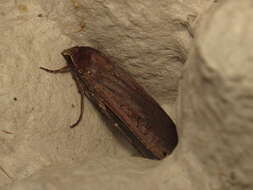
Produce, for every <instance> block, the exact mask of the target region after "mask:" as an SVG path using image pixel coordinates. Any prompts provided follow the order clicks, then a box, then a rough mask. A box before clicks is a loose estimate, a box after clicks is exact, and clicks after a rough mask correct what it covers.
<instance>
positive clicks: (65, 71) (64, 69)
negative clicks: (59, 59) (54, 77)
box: [40, 65, 71, 73]
mask: <svg viewBox="0 0 253 190" xmlns="http://www.w3.org/2000/svg"><path fill="white" fill-rule="evenodd" d="M40 69H42V70H43V71H46V72H49V73H68V72H70V71H71V68H70V67H69V66H68V65H67V66H65V67H62V68H60V69H56V70H50V69H47V68H45V67H40Z"/></svg>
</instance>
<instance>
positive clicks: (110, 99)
mask: <svg viewBox="0 0 253 190" xmlns="http://www.w3.org/2000/svg"><path fill="white" fill-rule="evenodd" d="M94 79H95V80H89V81H88V82H87V81H83V82H85V83H86V84H87V86H88V87H89V88H90V91H92V92H93V93H94V94H95V95H94V96H93V97H95V99H97V102H99V103H100V104H103V106H105V109H106V111H105V110H102V111H104V112H107V114H109V115H110V117H113V118H114V120H115V122H117V123H118V124H119V126H120V127H121V129H122V130H123V131H124V132H125V133H126V135H128V137H129V138H130V139H131V140H132V142H131V143H132V144H134V146H135V147H136V148H137V149H138V150H139V151H140V152H142V153H143V154H145V155H147V156H148V157H153V158H157V159H162V158H164V157H165V156H166V155H167V154H170V153H171V152H172V151H173V149H174V148H175V146H176V144H177V142H178V138H177V132H176V126H175V124H174V123H173V121H172V120H171V119H170V118H169V116H168V115H167V114H166V113H165V111H164V110H163V109H162V108H161V107H160V106H159V105H158V103H157V102H156V101H155V100H154V99H153V98H152V97H151V96H149V95H148V94H147V92H146V91H145V90H144V89H143V88H142V87H141V86H140V85H139V84H138V83H137V82H136V81H135V80H134V79H133V78H132V77H131V76H130V74H129V73H128V72H126V71H125V70H123V69H121V68H119V67H117V66H116V65H114V67H113V69H112V70H110V71H107V72H105V71H103V72H97V73H96V75H95V77H94ZM97 102H96V104H97Z"/></svg>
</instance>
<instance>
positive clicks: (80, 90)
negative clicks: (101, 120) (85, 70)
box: [69, 76, 84, 128]
mask: <svg viewBox="0 0 253 190" xmlns="http://www.w3.org/2000/svg"><path fill="white" fill-rule="evenodd" d="M73 79H74V80H75V82H76V87H77V89H78V93H79V94H80V114H79V118H78V119H77V121H76V122H75V123H74V124H72V125H70V126H69V127H70V128H74V127H75V126H77V125H78V124H79V123H80V121H81V120H82V118H83V107H84V105H83V104H84V103H83V98H84V89H83V88H82V86H81V85H80V80H79V79H78V78H77V77H75V76H73Z"/></svg>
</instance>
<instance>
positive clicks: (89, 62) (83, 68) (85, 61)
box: [62, 46, 106, 74]
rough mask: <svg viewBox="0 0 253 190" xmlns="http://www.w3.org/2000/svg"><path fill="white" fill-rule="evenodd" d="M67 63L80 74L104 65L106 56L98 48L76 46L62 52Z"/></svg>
mask: <svg viewBox="0 0 253 190" xmlns="http://www.w3.org/2000/svg"><path fill="white" fill-rule="evenodd" d="M62 55H63V57H64V58H65V59H66V61H67V64H68V65H69V67H71V68H72V69H73V70H75V71H77V72H78V73H80V74H84V73H86V72H88V71H91V70H93V71H96V70H98V69H99V68H101V66H102V67H103V65H104V63H105V62H106V58H105V56H104V55H102V53H100V52H99V51H98V50H96V49H94V48H91V47H79V46H75V47H72V48H70V49H66V50H64V51H63V52H62Z"/></svg>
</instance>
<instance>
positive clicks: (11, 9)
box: [0, 0, 253, 190]
mask: <svg viewBox="0 0 253 190" xmlns="http://www.w3.org/2000/svg"><path fill="white" fill-rule="evenodd" d="M249 2H250V1H244V3H241V4H240V3H239V2H237V1H233V0H231V1H228V2H227V3H226V4H225V5H222V6H219V4H220V1H217V3H215V4H217V8H216V6H214V7H213V10H216V11H214V13H213V15H212V14H211V15H212V16H210V17H207V18H205V20H206V21H205V22H204V23H203V25H202V27H201V28H200V30H198V31H197V33H196V34H195V29H196V28H198V27H196V26H198V23H196V22H195V20H194V19H195V18H196V16H198V15H200V14H201V13H203V12H205V11H206V9H207V7H208V6H209V5H210V3H211V1H204V0H202V1H200V0H191V1H189V0H188V1H177V0H170V1H166V2H165V1H161V2H160V1H159V2H154V1H151V0H147V1H145V2H143V1H132V0H129V1H123V0H120V1H119V0H117V1H116V0H110V1H109V0H108V1H107V0H104V1H100V0H96V1H91V0H79V1H78V0H69V1H67V0H66V1H60V0H55V1H51V0H38V1H36V2H35V1H32V0H22V1H21V0H20V1H19V0H15V1H14V0H13V1H4V0H3V1H2V2H1V3H2V4H1V6H0V17H1V22H0V31H1V34H2V35H1V37H0V66H1V70H0V77H1V78H0V79H1V80H0V87H1V88H0V101H1V103H2V102H3V103H2V104H1V107H0V113H1V117H0V122H1V128H0V142H1V143H0V149H1V152H0V187H3V188H4V187H5V189H6V186H5V185H6V184H9V188H10V189H12V190H23V189H25V190H29V189H35V188H36V189H47V190H53V189H54V190H56V189H61V190H64V189H66V190H67V189H70V188H72V189H159V190H163V189H164V190H165V189H166V190H167V189H175V190H182V189H187V190H188V189H189V190H191V189H192V190H193V189H194V190H196V189H197V190H198V189H199V190H200V189H201V190H202V189H205V190H209V189H210V190H211V189H212V190H213V189H219V190H223V189H236V190H242V189H252V182H251V181H250V178H252V168H251V166H250V163H249V161H250V160H252V153H251V152H250V151H249V150H250V149H252V142H251V137H252V135H253V134H252V130H251V128H250V124H252V120H251V118H252V114H251V113H252V107H251V105H252V94H253V93H252V88H251V86H250V84H251V83H250V81H252V78H251V75H249V74H250V71H251V70H252V67H251V64H250V53H249V50H250V38H251V37H250V31H251V28H252V27H251V25H250V22H249V21H250V19H251V12H252V10H251V6H250V3H249ZM231 16H233V21H234V22H238V25H232V24H231V23H230V21H231ZM188 24H190V25H191V26H192V27H190V28H188V27H187V26H188ZM194 26H195V27H194ZM187 29H188V30H187ZM191 29H192V30H193V33H194V34H195V36H196V41H195V42H194V43H195V45H194V48H193V50H192V52H191V55H190V59H189V60H188V61H187V63H186V64H184V62H185V60H186V58H187V55H188V50H189V48H190V46H191V40H192V37H191V32H192V31H191ZM228 31H229V32H228ZM243 32H245V34H244V33H243ZM235 39H237V40H235ZM239 39H243V40H239ZM241 41H243V42H244V43H241ZM228 44H229V45H228ZM74 45H89V46H93V47H96V48H98V49H100V50H101V51H103V52H105V53H106V54H107V55H108V56H109V57H110V59H112V60H113V61H115V62H117V63H118V64H120V65H121V66H122V67H124V68H126V69H127V70H129V71H130V72H131V73H132V74H133V76H134V77H135V78H136V79H137V81H139V82H140V83H141V84H142V85H143V86H144V87H145V88H146V89H147V91H148V92H150V93H151V94H152V95H153V96H154V97H155V98H156V99H157V100H158V102H159V103H160V104H161V105H162V106H163V107H164V109H165V110H166V111H167V112H168V113H169V114H170V115H171V116H172V118H173V119H174V120H175V122H176V123H177V126H178V131H179V135H180V144H179V146H178V147H177V149H176V151H175V152H174V153H173V155H171V156H169V157H167V158H166V159H164V160H163V161H154V160H148V159H143V158H141V157H140V155H138V153H136V152H135V150H134V149H133V148H132V147H131V146H129V145H128V143H127V142H126V141H125V140H124V138H122V136H121V135H120V134H119V133H118V132H117V131H116V130H114V129H112V128H110V127H109V126H107V125H106V124H105V123H104V121H103V120H102V119H101V117H100V115H99V114H98V113H97V112H96V110H95V109H94V108H93V106H92V105H91V104H90V103H89V101H88V100H86V99H85V110H84V112H85V115H84V119H83V121H82V123H81V124H80V125H79V126H78V127H76V128H74V129H72V130H71V129H69V128H68V126H69V125H70V124H72V123H73V122H74V121H75V119H76V118H77V116H78V113H79V96H78V93H77V90H76V88H75V85H74V82H73V81H72V79H71V76H70V75H68V74H66V75H50V74H48V73H45V72H43V71H41V70H39V69H38V68H39V66H44V67H48V68H59V67H61V66H62V65H64V64H65V63H64V60H63V58H62V57H61V55H60V52H61V51H62V50H63V49H66V48H69V47H71V46H74ZM241 49H243V50H245V51H241ZM217 55H219V56H217ZM236 63H240V65H241V66H239V67H237V66H238V64H236ZM184 65H185V67H184V70H183V74H182V75H181V73H182V68H183V66H184ZM181 76H182V77H181ZM180 77H181V81H180V91H179V95H180V96H179V98H178V101H177V102H176V97H177V95H178V91H177V89H178V84H179V80H180ZM176 107H177V108H178V109H177V114H176ZM238 126H239V127H238ZM235 163H236V164H235Z"/></svg>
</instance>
